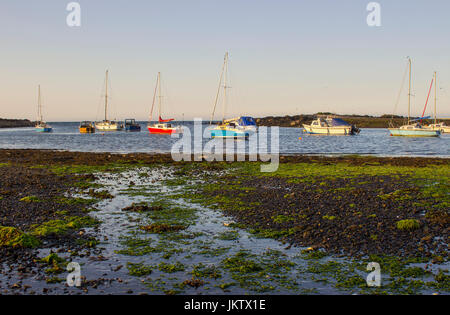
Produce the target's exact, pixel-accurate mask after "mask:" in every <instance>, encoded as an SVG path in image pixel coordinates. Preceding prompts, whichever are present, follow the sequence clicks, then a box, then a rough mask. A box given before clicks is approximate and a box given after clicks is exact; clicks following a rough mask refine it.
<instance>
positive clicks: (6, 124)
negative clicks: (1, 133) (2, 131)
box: [0, 118, 34, 128]
mask: <svg viewBox="0 0 450 315" xmlns="http://www.w3.org/2000/svg"><path fill="white" fill-rule="evenodd" d="M21 127H34V122H32V121H29V120H28V119H5V118H0V128H21Z"/></svg>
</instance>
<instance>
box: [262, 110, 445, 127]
mask: <svg viewBox="0 0 450 315" xmlns="http://www.w3.org/2000/svg"><path fill="white" fill-rule="evenodd" d="M327 114H329V115H330V116H337V117H340V118H342V119H344V120H345V121H347V122H348V123H350V124H352V125H356V126H357V127H359V128H388V127H390V123H391V122H392V124H393V126H397V127H398V126H401V125H404V124H405V123H406V121H407V118H406V117H401V116H394V118H392V117H391V116H389V115H382V116H380V117H375V116H368V115H366V116H363V115H339V114H332V113H318V114H312V115H311V114H309V115H295V116H289V115H286V116H267V117H263V118H257V119H256V124H257V125H258V126H267V127H271V126H279V127H298V128H301V127H303V124H309V123H311V121H313V120H314V119H317V116H318V115H323V116H326V115H327ZM438 121H440V122H445V124H446V125H450V119H438ZM423 122H424V124H425V125H427V124H431V123H433V121H432V120H430V119H427V120H423Z"/></svg>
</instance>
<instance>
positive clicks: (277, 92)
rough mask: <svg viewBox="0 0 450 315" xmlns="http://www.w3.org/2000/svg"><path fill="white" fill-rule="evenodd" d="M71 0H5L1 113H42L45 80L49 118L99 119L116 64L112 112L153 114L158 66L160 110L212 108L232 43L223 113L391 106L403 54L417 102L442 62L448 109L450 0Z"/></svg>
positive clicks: (0, 28) (442, 92)
mask: <svg viewBox="0 0 450 315" xmlns="http://www.w3.org/2000/svg"><path fill="white" fill-rule="evenodd" d="M69 2H70V1H65V0H39V1H29V0H0V45H1V46H0V117H10V118H16V117H17V118H19V117H20V118H29V119H35V117H36V98H37V95H36V94H37V85H38V84H41V85H42V91H43V100H44V112H45V119H46V120H48V121H78V120H85V119H91V120H94V119H100V118H101V114H100V113H101V103H100V102H101V100H100V99H101V94H102V93H103V92H102V90H103V89H102V84H103V81H104V72H105V70H106V69H109V70H110V72H111V87H112V115H113V116H114V117H117V118H119V119H123V118H127V117H133V118H137V119H143V120H145V119H147V117H148V115H149V110H150V105H151V100H152V97H153V89H154V85H155V81H156V74H157V72H158V71H161V72H162V75H163V80H164V81H163V83H164V91H165V92H164V95H165V96H166V98H165V100H166V106H165V107H164V116H174V117H176V118H181V116H182V114H183V113H184V114H185V117H186V119H188V118H193V117H203V118H205V119H207V118H209V115H210V113H211V110H212V107H213V101H214V96H215V92H216V89H217V84H218V77H219V71H220V68H221V64H222V61H223V55H224V53H225V51H229V52H230V56H231V57H230V60H231V62H230V72H231V79H232V82H231V86H232V89H231V93H232V98H231V102H230V106H229V110H228V114H229V116H233V115H240V114H248V115H253V116H255V117H261V116H266V115H293V114H300V113H315V112H318V111H331V112H337V113H356V114H375V115H377V114H384V113H392V112H393V110H394V104H395V101H396V98H397V94H398V92H399V89H400V85H401V81H402V77H403V73H404V71H405V67H406V57H407V56H411V57H412V58H413V80H414V81H413V95H414V97H413V100H412V105H413V107H412V113H413V114H414V115H420V114H421V113H422V110H423V106H424V103H425V100H426V94H427V90H428V87H429V84H430V81H431V78H432V75H433V71H435V70H436V71H438V79H439V82H438V84H439V100H438V115H439V116H442V117H444V116H446V117H448V116H450V40H449V38H450V18H449V16H450V1H448V0H431V1H425V0H395V1H393V0H389V1H387V0H380V1H378V2H379V3H380V4H381V23H382V26H381V27H369V26H368V25H367V24H366V17H367V15H368V12H367V11H366V5H367V4H368V3H369V2H370V1H368V0H314V1H313V0H308V1H305V0H227V1H223V0H221V1H218V0H159V1H153V0H132V1H125V0H94V1H93V0H80V1H78V2H79V3H80V4H81V9H82V11H81V15H82V25H81V27H80V28H69V27H68V26H67V25H66V16H67V14H68V12H67V11H66V5H67V4H68V3H69ZM406 94H407V92H406V90H405V91H404V92H403V94H402V98H401V100H400V104H399V107H398V110H397V112H396V113H397V114H406V113H407V98H406ZM430 105H431V104H430ZM430 108H432V106H430ZM219 112H221V111H219ZM219 116H220V115H219Z"/></svg>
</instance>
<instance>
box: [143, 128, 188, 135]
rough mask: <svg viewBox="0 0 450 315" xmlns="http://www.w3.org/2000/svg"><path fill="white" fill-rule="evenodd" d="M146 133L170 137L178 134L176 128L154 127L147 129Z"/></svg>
mask: <svg viewBox="0 0 450 315" xmlns="http://www.w3.org/2000/svg"><path fill="white" fill-rule="evenodd" d="M148 131H149V132H150V133H152V134H165V135H171V134H174V133H180V131H179V129H178V128H156V127H148Z"/></svg>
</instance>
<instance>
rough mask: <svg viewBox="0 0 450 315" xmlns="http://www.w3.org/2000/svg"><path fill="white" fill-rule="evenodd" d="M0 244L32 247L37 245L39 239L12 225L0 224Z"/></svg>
mask: <svg viewBox="0 0 450 315" xmlns="http://www.w3.org/2000/svg"><path fill="white" fill-rule="evenodd" d="M0 246H9V247H14V248H16V247H23V248H25V247H28V248H33V247H37V246H39V240H38V239H36V238H35V237H33V236H31V235H29V234H27V233H24V232H22V231H20V230H18V229H16V228H14V227H4V226H0Z"/></svg>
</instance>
